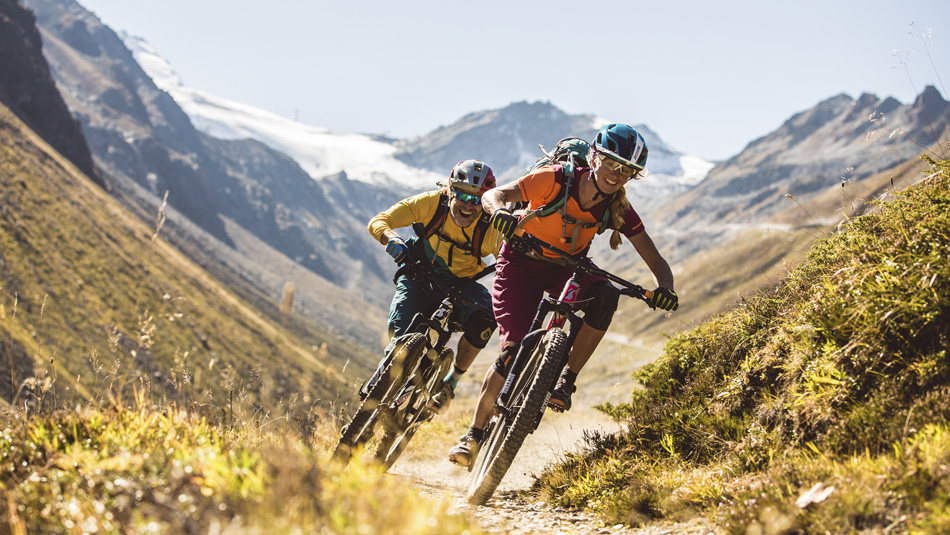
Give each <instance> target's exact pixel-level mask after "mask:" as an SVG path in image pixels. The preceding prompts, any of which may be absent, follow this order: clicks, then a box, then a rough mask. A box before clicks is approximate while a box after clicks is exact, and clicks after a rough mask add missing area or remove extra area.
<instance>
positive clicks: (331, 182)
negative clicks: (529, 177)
mask: <svg viewBox="0 0 950 535" xmlns="http://www.w3.org/2000/svg"><path fill="white" fill-rule="evenodd" d="M6 1H8V0H6ZM23 4H24V5H25V6H27V7H28V8H30V9H31V10H32V11H33V13H35V19H36V25H37V26H38V28H39V33H40V34H41V35H42V54H43V57H44V59H45V62H46V63H47V64H48V69H47V72H48V73H49V74H50V75H51V77H52V79H53V80H55V83H56V86H57V87H58V89H59V93H60V95H61V96H62V102H63V103H64V104H65V107H66V108H68V110H69V113H71V115H72V117H74V118H75V122H76V124H78V126H79V129H80V130H81V139H82V141H84V143H85V146H86V147H87V149H86V150H87V151H88V154H90V155H91V160H92V162H93V164H94V169H93V170H91V171H90V170H88V169H86V167H88V164H83V163H82V160H83V157H82V154H83V151H82V146H81V144H80V143H79V138H80V136H78V135H75V134H74V135H72V136H65V139H67V140H72V143H73V145H74V146H75V147H76V148H70V147H69V146H67V145H64V144H62V143H61V144H60V146H61V147H63V148H62V149H61V150H62V151H64V154H66V153H67V152H68V151H71V152H72V154H77V155H78V156H75V157H76V158H77V160H76V161H78V162H80V163H78V164H77V165H79V166H80V168H81V169H83V170H84V172H86V173H87V174H88V175H89V176H90V178H92V179H93V180H94V181H98V183H99V184H100V185H101V186H102V187H103V188H104V189H105V190H106V191H108V192H109V193H110V194H111V195H112V196H113V197H115V198H116V199H118V200H119V201H120V202H121V203H122V204H123V205H124V206H125V207H126V208H127V209H128V210H130V211H131V212H132V213H133V214H135V215H136V216H138V217H139V218H140V219H142V220H144V221H148V222H151V221H154V219H155V214H156V213H159V211H160V210H162V211H163V213H165V214H167V223H166V225H165V227H164V228H163V230H162V237H163V238H164V239H166V240H168V241H169V243H171V244H172V245H174V246H175V247H177V248H178V249H179V250H181V251H183V252H185V254H186V255H188V256H189V257H190V258H192V259H193V260H195V261H196V262H197V263H198V264H199V265H200V266H201V267H202V268H203V269H206V270H207V271H208V272H209V273H211V274H212V275H213V276H214V277H216V278H217V279H218V280H221V281H224V282H225V283H226V284H228V285H229V286H231V287H234V288H245V290H244V294H243V295H245V296H246V297H247V298H248V299H250V300H252V302H255V303H258V304H261V305H262V306H263V305H264V304H266V303H263V302H261V299H264V300H265V301H266V300H267V299H270V300H271V305H272V304H273V302H276V301H277V300H279V299H280V297H281V295H282V292H283V291H284V290H285V288H287V287H288V285H293V287H294V288H296V294H295V301H294V311H295V312H296V313H297V314H299V315H301V316H302V317H305V318H307V319H308V320H311V321H314V322H317V323H318V324H320V325H322V326H324V327H325V328H327V329H328V330H329V331H330V332H333V333H336V334H337V335H338V336H340V337H342V338H344V339H346V340H348V341H352V342H355V343H357V344H359V345H361V346H363V347H367V348H378V347H379V344H380V342H381V338H382V333H383V331H384V325H383V323H384V321H385V307H386V305H387V304H388V301H389V299H390V297H391V294H392V283H391V281H390V278H391V276H392V272H393V270H394V266H393V265H392V261H391V260H390V259H389V257H388V256H386V255H385V253H384V251H383V248H382V247H381V246H379V244H378V243H375V242H374V241H373V240H372V238H371V237H370V236H369V234H368V232H366V222H367V221H368V220H369V218H370V217H372V216H373V215H375V214H376V213H378V212H379V211H380V210H382V209H384V208H386V207H387V206H389V205H391V204H392V203H394V202H395V201H397V200H398V199H400V198H401V197H403V196H405V195H408V194H411V193H413V192H417V191H421V190H424V189H430V188H434V187H435V185H436V183H437V182H439V181H444V180H445V178H446V177H447V174H448V171H449V170H450V169H451V167H452V166H453V165H454V164H455V163H456V162H457V161H459V160H461V159H465V158H478V159H481V160H484V161H486V162H489V164H490V165H492V167H493V168H494V169H495V170H496V174H497V175H498V176H499V177H500V179H501V181H502V182H504V181H507V180H511V179H514V178H516V177H517V176H519V175H520V174H521V173H522V172H523V171H524V169H525V168H526V167H527V166H528V165H529V164H531V163H533V162H534V161H535V159H536V158H537V157H538V156H540V155H541V152H540V150H539V149H538V148H537V147H538V145H539V144H540V145H543V146H544V147H545V148H550V147H553V146H554V144H555V143H556V141H557V140H558V139H559V138H561V137H564V136H568V135H576V136H579V137H583V138H588V139H589V138H592V137H593V135H594V133H595V132H596V130H597V128H598V127H599V126H600V125H602V124H605V123H606V122H607V120H606V119H604V118H598V117H595V116H592V115H571V114H567V113H564V112H562V111H561V110H559V109H558V108H557V107H555V106H554V105H553V104H551V103H546V102H515V103H512V104H510V105H509V106H506V107H504V108H501V109H497V110H484V111H477V112H472V113H470V114H468V115H466V116H464V117H462V118H460V119H459V120H457V121H455V122H453V123H451V124H449V125H448V126H444V127H440V128H438V129H436V130H435V131H433V132H431V133H429V134H426V135H423V136H419V137H417V138H412V139H391V138H387V137H385V136H375V135H364V134H342V133H335V132H330V131H328V130H326V129H323V128H318V127H314V126H309V125H304V124H301V123H297V122H295V121H291V120H289V119H286V118H282V117H279V116H276V115H274V114H270V113H267V112H264V111H262V110H258V109H254V108H252V107H249V106H246V105H243V104H240V103H236V102H231V101H227V100H226V99H222V98H220V97H216V96H214V95H210V94H207V93H205V92H202V91H199V90H195V89H192V88H188V87H187V86H184V85H183V84H182V83H181V81H180V80H178V78H177V76H175V74H174V69H173V68H172V66H170V65H168V63H167V62H165V61H164V60H163V59H162V58H161V57H160V56H159V55H158V54H157V53H156V52H155V51H154V50H152V49H151V47H149V46H148V44H147V43H145V42H144V41H142V40H141V39H136V38H133V37H129V36H120V35H118V34H116V32H114V31H113V30H112V29H110V28H108V27H107V26H105V25H104V24H102V23H101V21H99V20H98V18H96V17H95V15H93V14H92V13H90V12H89V11H87V10H86V9H84V8H83V7H82V6H81V5H80V4H78V3H76V2H75V1H73V0H24V1H23ZM25 24H29V21H26V22H25ZM4 46H6V45H4ZM38 63H39V58H34V59H33V60H31V61H28V62H27V64H28V65H30V66H31V68H34V69H39V66H38ZM34 64H37V65H34ZM23 72H25V73H26V72H31V71H26V70H24V71H23ZM37 72H39V71H37ZM23 76H36V75H34V74H23ZM6 90H7V91H8V92H9V91H17V89H16V88H15V86H7V89H6ZM0 95H3V93H0ZM7 100H12V101H15V100H16V98H14V97H10V96H8V97H6V100H5V102H6V101H7ZM14 111H16V110H14ZM67 119H68V118H67ZM61 120H62V119H61ZM66 122H68V121H66ZM37 124H38V126H35V125H37ZM30 126H31V127H33V128H34V129H36V130H37V131H38V132H40V131H41V130H42V126H43V121H42V120H38V121H34V122H33V123H32V124H30ZM636 127H637V128H638V130H640V131H641V132H643V134H644V136H645V137H646V138H647V142H648V145H649V147H650V162H649V164H648V168H649V169H650V175H649V176H648V177H646V178H645V179H644V180H641V181H637V182H633V183H631V184H629V185H628V196H629V197H630V199H631V202H632V204H633V205H634V206H635V207H636V208H637V209H638V211H639V212H640V214H641V216H642V217H643V219H644V222H645V225H646V226H647V229H648V230H649V231H650V233H651V235H652V236H653V237H654V240H655V241H656V242H657V243H658V246H659V248H660V250H661V252H663V254H664V255H665V256H666V257H667V258H668V259H669V260H670V262H671V264H673V266H674V271H675V272H676V275H677V280H678V284H677V286H678V288H677V289H678V291H679V292H680V295H681V298H682V300H683V304H684V306H683V307H682V308H681V311H680V312H679V313H678V314H677V315H676V316H675V317H672V318H671V317H670V316H669V315H661V314H654V315H652V316H649V318H643V316H642V311H640V310H639V309H637V310H636V311H632V310H630V309H627V308H621V311H620V314H619V315H618V323H619V324H620V325H622V326H623V329H622V332H624V333H625V334H624V335H623V338H624V339H623V340H620V342H618V343H621V344H630V343H632V342H637V343H638V344H639V343H640V342H643V341H645V342H644V344H645V345H647V346H651V345H652V346H655V345H656V344H659V343H662V339H663V333H669V332H674V331H678V330H682V329H684V328H688V327H690V326H691V325H693V324H695V323H696V322H698V321H701V320H702V319H703V318H705V317H708V316H709V315H710V314H712V313H715V312H716V311H718V310H721V309H723V308H724V307H727V306H729V305H730V304H731V303H732V302H734V300H735V298H736V297H737V296H741V295H742V294H743V293H748V292H750V291H754V288H755V287H757V286H761V285H763V284H768V283H769V281H770V280H771V277H773V276H774V274H775V273H777V272H779V271H781V269H782V266H783V263H785V262H794V261H795V260H796V258H795V256H794V255H795V254H796V252H798V251H801V250H803V249H802V244H804V243H806V242H808V240H809V239H810V238H812V237H813V236H814V234H815V233H816V232H824V231H825V230H824V229H833V227H834V224H835V223H836V222H837V221H840V220H841V218H843V217H847V216H849V215H851V214H854V213H858V212H860V211H862V210H866V209H869V208H870V205H868V204H867V203H866V202H865V201H867V200H871V199H873V197H874V196H875V195H880V194H881V192H882V191H884V190H885V189H886V188H887V187H889V186H890V187H893V186H891V183H892V182H893V183H894V184H900V183H901V181H906V180H913V178H912V177H913V173H914V171H915V168H914V167H913V166H912V165H911V163H912V162H913V160H914V158H915V156H917V155H918V154H920V153H921V152H924V151H926V150H935V151H939V150H940V149H941V147H940V145H939V143H938V140H940V139H946V137H947V133H948V130H950V108H948V103H947V101H946V100H945V99H944V98H943V97H942V96H941V95H940V93H939V92H938V91H937V90H936V89H935V88H933V87H928V88H926V89H925V90H924V91H923V92H922V93H921V94H920V96H919V97H918V98H917V100H916V101H915V102H913V103H910V104H901V103H900V102H898V101H896V100H894V99H893V98H889V97H886V98H879V97H877V96H874V95H869V94H865V95H861V96H860V97H859V98H857V99H853V98H851V97H849V96H847V95H838V96H834V97H831V98H829V99H827V100H825V101H823V102H820V103H818V104H817V105H816V106H815V107H814V108H812V109H810V110H805V111H803V112H801V113H799V114H796V115H795V116H793V117H791V118H790V119H788V120H787V121H786V122H785V123H784V124H783V125H780V126H779V128H778V129H777V130H775V131H774V132H772V133H770V134H768V135H766V136H764V137H762V138H760V139H757V140H754V141H752V142H750V143H749V144H748V145H747V146H746V148H745V149H744V150H743V151H742V152H741V153H740V154H737V155H735V156H733V157H732V158H729V159H728V160H726V161H724V162H720V163H718V164H713V163H712V162H706V161H704V160H702V159H701V158H697V157H695V156H690V155H688V154H683V153H680V152H678V151H676V150H675V149H673V148H671V147H668V146H667V145H666V144H665V143H664V142H663V141H662V139H661V137H660V136H659V135H658V134H657V133H655V132H653V131H652V130H651V129H650V128H649V127H648V125H636ZM52 130H57V129H56V128H52ZM48 135H50V136H51V137H52V138H55V135H52V134H48ZM44 137H45V136H44ZM54 146H55V145H54ZM57 148H59V147H57ZM895 177H896V178H897V180H896V181H895V180H894V179H895ZM166 200H167V203H168V207H167V208H163V202H164V201H166ZM816 229H821V230H816ZM602 242H603V240H598V241H597V242H596V243H597V246H596V248H595V251H594V254H595V258H597V259H598V262H601V263H602V264H603V265H604V266H605V267H607V268H608V269H612V270H616V271H617V272H618V274H621V275H624V276H628V277H635V278H636V280H641V281H643V282H644V283H645V284H646V280H648V279H644V277H648V272H646V271H645V269H644V267H643V266H642V262H639V261H638V259H637V258H636V255H635V254H634V253H633V252H632V250H630V251H625V252H622V253H608V252H607V251H606V250H605V244H604V243H602ZM628 249H629V248H628ZM679 281H682V282H679ZM261 296H267V297H261ZM625 306H629V305H625ZM638 318H639V319H638ZM638 340H639V342H638Z"/></svg>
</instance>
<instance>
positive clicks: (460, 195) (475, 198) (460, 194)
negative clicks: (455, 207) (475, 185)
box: [452, 189, 482, 206]
mask: <svg viewBox="0 0 950 535" xmlns="http://www.w3.org/2000/svg"><path fill="white" fill-rule="evenodd" d="M452 192H453V193H455V198H456V199H458V200H459V201H461V202H470V203H472V204H474V205H475V206H478V205H479V204H481V203H482V196H481V195H472V194H471V193H465V192H464V191H459V190H457V189H453V190H452Z"/></svg>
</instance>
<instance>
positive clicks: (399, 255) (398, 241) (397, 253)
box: [386, 238, 409, 264]
mask: <svg viewBox="0 0 950 535" xmlns="http://www.w3.org/2000/svg"><path fill="white" fill-rule="evenodd" d="M386 253H387V254H388V255H389V256H391V257H393V260H395V261H396V263H397V264H402V262H403V260H405V259H406V255H407V254H409V247H408V246H407V245H406V242H404V241H402V238H390V239H389V243H387V244H386Z"/></svg>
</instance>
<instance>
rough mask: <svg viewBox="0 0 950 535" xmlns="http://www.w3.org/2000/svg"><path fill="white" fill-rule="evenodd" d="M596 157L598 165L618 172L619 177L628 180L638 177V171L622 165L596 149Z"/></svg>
mask: <svg viewBox="0 0 950 535" xmlns="http://www.w3.org/2000/svg"><path fill="white" fill-rule="evenodd" d="M596 152H597V157H598V158H600V165H602V166H604V167H606V168H607V169H608V170H610V171H612V172H614V173H617V174H619V175H620V176H621V177H623V178H625V179H627V180H630V179H634V180H637V179H639V178H640V171H639V170H637V169H634V168H633V167H630V166H629V165H624V164H622V163H620V162H618V161H616V160H614V159H613V158H611V157H610V156H607V155H606V154H604V153H602V152H600V151H596Z"/></svg>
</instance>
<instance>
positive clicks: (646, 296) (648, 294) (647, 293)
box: [643, 290, 653, 301]
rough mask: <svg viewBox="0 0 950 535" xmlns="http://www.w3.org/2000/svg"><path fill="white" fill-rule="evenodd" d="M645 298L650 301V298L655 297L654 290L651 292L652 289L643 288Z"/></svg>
mask: <svg viewBox="0 0 950 535" xmlns="http://www.w3.org/2000/svg"><path fill="white" fill-rule="evenodd" d="M643 298H644V299H646V300H647V301H649V300H650V299H653V292H651V291H650V290H643Z"/></svg>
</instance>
